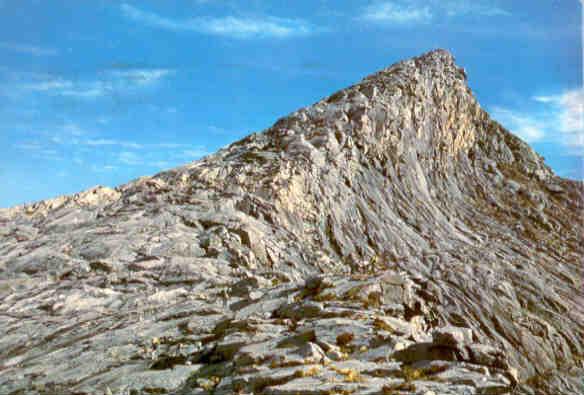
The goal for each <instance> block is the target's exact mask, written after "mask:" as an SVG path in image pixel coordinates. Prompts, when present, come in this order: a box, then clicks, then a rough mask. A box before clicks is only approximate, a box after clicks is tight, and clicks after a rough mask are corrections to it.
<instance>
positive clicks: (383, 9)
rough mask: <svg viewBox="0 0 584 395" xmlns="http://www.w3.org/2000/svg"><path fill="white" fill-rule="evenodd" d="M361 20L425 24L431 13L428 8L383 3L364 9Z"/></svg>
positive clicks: (430, 17)
mask: <svg viewBox="0 0 584 395" xmlns="http://www.w3.org/2000/svg"><path fill="white" fill-rule="evenodd" d="M361 19H365V20H367V21H371V22H378V23H399V24H404V23H426V22H429V21H430V20H431V19H432V12H431V11H430V8H429V7H420V8H418V7H415V6H401V5H398V4H395V3H393V2H385V3H378V4H373V5H370V6H368V7H366V8H365V10H364V11H363V14H362V15H361Z"/></svg>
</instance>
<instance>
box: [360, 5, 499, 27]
mask: <svg viewBox="0 0 584 395" xmlns="http://www.w3.org/2000/svg"><path fill="white" fill-rule="evenodd" d="M471 15H474V16H484V17H494V16H508V15H511V14H510V13H509V12H508V11H506V10H504V9H502V8H500V7H498V6H496V5H495V4H493V3H492V2H491V1H488V0H484V1H481V0H474V1H467V0H430V1H427V0H426V1H422V0H393V1H382V2H375V3H373V4H371V5H369V6H367V7H365V8H364V9H363V10H362V12H361V15H360V17H359V18H358V19H361V20H365V21H368V22H374V23H383V24H421V23H428V22H430V21H431V20H433V19H436V18H439V17H446V18H453V17H464V16H471Z"/></svg>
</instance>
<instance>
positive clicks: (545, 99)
mask: <svg viewBox="0 0 584 395" xmlns="http://www.w3.org/2000/svg"><path fill="white" fill-rule="evenodd" d="M532 99H533V100H534V101H535V102H538V103H539V104H540V106H541V107H540V108H538V109H534V110H533V111H530V112H528V113H521V112H517V111H513V110H509V109H504V108H500V107H496V108H494V110H493V112H492V113H493V116H494V118H495V119H497V120H499V121H500V122H501V123H502V124H503V125H505V126H507V127H508V128H509V129H511V131H512V132H514V133H516V134H517V135H519V136H520V137H522V138H523V139H524V140H526V141H527V142H534V141H539V140H542V139H544V138H545V139H546V140H547V141H553V142H556V143H559V144H562V145H564V146H567V147H571V148H576V149H579V150H582V149H584V90H583V89H573V90H567V91H564V92H562V93H560V94H555V95H544V96H534V97H533V98H532Z"/></svg>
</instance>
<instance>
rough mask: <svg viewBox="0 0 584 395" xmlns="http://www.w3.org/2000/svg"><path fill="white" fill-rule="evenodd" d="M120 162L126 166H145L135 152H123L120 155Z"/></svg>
mask: <svg viewBox="0 0 584 395" xmlns="http://www.w3.org/2000/svg"><path fill="white" fill-rule="evenodd" d="M118 161H119V162H121V163H123V164H124V165H129V166H137V165H143V164H144V161H143V160H142V158H141V157H140V156H138V155H137V154H136V153H135V152H131V151H122V152H120V153H119V154H118Z"/></svg>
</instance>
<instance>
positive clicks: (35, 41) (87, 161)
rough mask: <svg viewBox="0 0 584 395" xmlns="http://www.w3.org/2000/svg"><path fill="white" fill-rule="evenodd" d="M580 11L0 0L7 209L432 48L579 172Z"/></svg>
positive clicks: (555, 158) (266, 120) (212, 140)
mask: <svg viewBox="0 0 584 395" xmlns="http://www.w3.org/2000/svg"><path fill="white" fill-rule="evenodd" d="M290 4H293V5H290ZM581 8H582V5H581V3H580V2H579V1H578V0H555V1H554V0H545V1H537V2H534V1H533V0H529V1H527V0H513V1H509V0H506V1H497V0H473V1H467V0H425V1H421V0H399V1H398V0H395V1H393V0H391V1H384V0H380V1H357V0H353V1H342V0H335V1H332V0H320V1H319V0H312V1H301V0H296V1H293V2H291V1H267V0H266V1H261V0H255V1H254V0H252V1H230V0H225V1H222V0H181V1H172V0H165V1H140V2H138V1H130V0H128V1H127V2H115V1H113V0H112V1H105V0H102V1H99V0H94V1H83V2H82V1H76V0H68V1H65V0H54V1H50V2H49V1H40V0H38V1H33V0H0V207H7V206H11V205H15V204H20V203H24V202H29V201H34V200H39V199H45V198H50V197H54V196H57V195H61V194H68V193H74V192H76V191H79V190H82V189H86V188H89V187H91V186H93V185H96V184H101V185H108V186H115V185H118V184H120V183H123V182H127V181H129V180H131V179H133V178H136V177H139V176H142V175H150V174H154V173H156V172H158V171H160V170H163V169H167V168H171V167H174V166H177V165H180V164H184V163H187V162H189V161H192V160H195V159H197V158H200V157H201V156H203V155H205V154H207V153H211V152H213V151H215V150H217V149H218V148H220V147H222V146H224V145H226V144H228V143H230V142H233V141H235V140H237V139H239V138H241V137H243V136H245V135H247V134H249V133H251V132H254V131H260V130H263V129H265V128H267V127H269V126H270V125H271V124H272V123H273V122H274V121H276V120H277V119H278V118H280V117H282V116H284V115H286V114H288V113H290V112H292V111H294V110H296V109H298V108H299V107H303V106H305V105H308V104H311V103H313V102H315V101H317V100H319V99H320V98H322V97H324V96H327V95H329V94H331V93H333V92H334V91H336V90H338V89H341V88H344V87H346V86H348V85H351V84H353V83H355V82H357V81H359V80H360V79H361V78H363V77H365V76H366V75H368V74H371V73H372V72H374V71H376V70H379V69H381V68H384V67H386V66H388V65H390V64H392V63H394V62H396V61H398V60H401V59H404V58H408V57H411V56H416V55H418V54H420V53H422V52H425V51H428V50H430V49H433V48H438V47H440V48H446V49H449V50H450V51H452V52H453V53H454V55H455V57H456V58H457V62H458V63H459V64H460V65H462V66H463V67H465V68H466V70H467V73H468V75H469V83H470V85H471V88H472V89H473V90H474V92H475V93H476V95H477V97H478V99H479V102H480V103H481V104H482V106H483V107H484V108H485V109H487V110H488V111H489V112H490V113H491V114H492V115H493V116H494V117H495V118H496V119H498V120H499V121H500V122H502V123H503V124H504V125H505V126H506V127H508V128H509V129H511V130H512V131H513V132H515V133H516V134H518V135H520V136H521V137H522V138H523V139H524V140H526V141H528V142H529V143H530V144H532V146H533V147H535V149H536V150H537V151H538V152H539V153H540V154H542V155H543V156H544V157H545V158H546V160H547V162H548V164H549V165H551V166H552V168H553V169H554V170H555V171H556V172H557V173H558V174H560V175H562V176H565V177H570V178H579V179H581V178H583V165H582V159H581V158H582V153H583V149H584V135H583V131H582V106H583V102H584V95H583V93H582V49H581V44H582V43H581V41H582V28H581V18H582V10H581Z"/></svg>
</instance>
